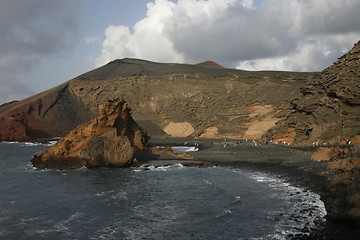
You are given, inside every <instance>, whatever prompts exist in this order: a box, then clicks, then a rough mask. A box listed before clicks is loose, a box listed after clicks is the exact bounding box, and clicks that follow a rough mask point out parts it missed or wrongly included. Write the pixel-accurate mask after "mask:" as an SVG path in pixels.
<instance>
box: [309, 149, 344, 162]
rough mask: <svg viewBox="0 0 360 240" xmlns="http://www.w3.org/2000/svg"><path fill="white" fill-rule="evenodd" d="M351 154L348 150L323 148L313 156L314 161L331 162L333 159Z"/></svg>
mask: <svg viewBox="0 0 360 240" xmlns="http://www.w3.org/2000/svg"><path fill="white" fill-rule="evenodd" d="M347 154H349V149H348V148H339V147H321V148H319V149H318V150H317V151H316V152H314V153H313V154H312V155H311V160H313V161H329V160H331V159H333V158H341V157H344V156H346V155H347Z"/></svg>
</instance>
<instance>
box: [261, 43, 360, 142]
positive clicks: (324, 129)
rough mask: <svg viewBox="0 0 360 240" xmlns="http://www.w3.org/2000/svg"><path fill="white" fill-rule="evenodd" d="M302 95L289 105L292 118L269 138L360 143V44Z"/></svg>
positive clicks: (309, 82)
mask: <svg viewBox="0 0 360 240" xmlns="http://www.w3.org/2000/svg"><path fill="white" fill-rule="evenodd" d="M301 92H302V95H301V96H299V97H298V98H296V99H294V100H293V101H291V103H290V107H291V109H292V112H291V114H290V115H288V117H287V118H286V119H284V120H283V121H280V122H279V123H278V125H277V127H275V128H274V129H273V130H272V131H271V133H269V134H268V135H267V138H275V139H280V140H283V139H286V140H288V141H293V140H295V141H298V142H305V143H312V142H314V143H316V144H324V143H325V144H328V143H329V144H338V143H340V141H342V140H343V141H344V140H346V139H348V140H352V142H353V143H360V136H359V135H360V41H359V42H358V43H356V44H355V45H354V47H353V48H352V49H351V50H350V51H349V52H347V53H346V54H345V55H343V56H342V57H340V58H339V59H338V60H337V61H336V62H335V63H334V64H333V65H332V66H330V67H328V68H326V69H324V71H323V72H322V73H321V74H320V75H316V76H314V77H311V78H309V79H308V80H307V84H306V86H305V87H303V88H302V89H301ZM279 133H280V134H279Z"/></svg>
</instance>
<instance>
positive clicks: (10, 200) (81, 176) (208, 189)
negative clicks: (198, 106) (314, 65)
mask: <svg viewBox="0 0 360 240" xmlns="http://www.w3.org/2000/svg"><path fill="white" fill-rule="evenodd" d="M46 147H47V146H45V145H36V144H25V143H0V239H291V237H290V236H295V235H296V234H298V235H301V234H305V235H306V234H308V231H309V230H311V229H313V228H316V223H317V222H321V221H323V217H324V215H325V213H326V212H325V209H324V204H323V203H322V202H321V201H320V197H319V195H317V194H315V193H312V192H310V191H307V190H304V189H301V188H299V187H295V186H292V185H290V184H289V183H287V182H286V181H285V180H282V179H280V178H278V177H276V176H271V175H268V174H265V173H260V172H255V171H249V170H242V169H236V168H229V167H212V168H188V167H183V166H181V165H174V166H170V167H160V168H150V170H147V171H145V170H143V169H141V168H140V169H136V168H131V169H95V170H93V169H92V170H89V169H80V170H75V171H54V170H37V169H34V168H33V167H32V166H31V163H30V161H29V159H30V155H31V154H33V153H34V152H36V151H39V150H41V149H44V148H46Z"/></svg>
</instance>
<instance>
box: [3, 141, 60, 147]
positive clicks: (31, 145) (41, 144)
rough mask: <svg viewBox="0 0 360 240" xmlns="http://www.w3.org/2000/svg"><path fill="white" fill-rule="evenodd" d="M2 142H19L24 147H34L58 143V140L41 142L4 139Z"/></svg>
mask: <svg viewBox="0 0 360 240" xmlns="http://www.w3.org/2000/svg"><path fill="white" fill-rule="evenodd" d="M0 143H4V144H18V145H19V146H22V147H34V146H53V145H55V144H56V143H57V141H49V142H48V143H40V142H17V141H11V142H5V141H2V142H0Z"/></svg>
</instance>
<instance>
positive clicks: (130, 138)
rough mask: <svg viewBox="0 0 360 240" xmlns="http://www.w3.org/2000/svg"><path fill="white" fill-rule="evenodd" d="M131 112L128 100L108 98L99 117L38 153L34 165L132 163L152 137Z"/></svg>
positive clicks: (78, 166)
mask: <svg viewBox="0 0 360 240" xmlns="http://www.w3.org/2000/svg"><path fill="white" fill-rule="evenodd" d="M130 111H131V110H130V109H129V108H128V107H127V104H126V102H125V101H124V100H109V101H107V102H106V103H105V104H104V105H103V106H102V109H101V110H100V116H99V117H97V118H94V119H91V120H90V121H89V122H86V123H83V124H81V125H79V126H77V127H76V128H75V129H73V130H71V131H70V133H69V134H68V135H67V136H65V137H64V138H62V139H61V140H59V142H58V143H57V144H55V145H54V146H52V147H50V148H48V149H46V150H44V151H41V152H37V153H35V154H34V155H33V156H32V159H31V162H32V164H33V166H34V167H36V168H41V169H44V168H50V169H76V168H81V167H88V168H95V167H124V166H126V165H131V163H132V161H133V159H134V154H135V153H137V152H141V151H142V150H144V149H145V147H144V144H145V143H146V141H147V140H148V139H149V137H148V135H147V133H146V132H145V131H144V130H143V129H141V128H140V127H139V125H138V124H137V123H136V122H135V121H134V119H133V118H132V117H131V114H130Z"/></svg>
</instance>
